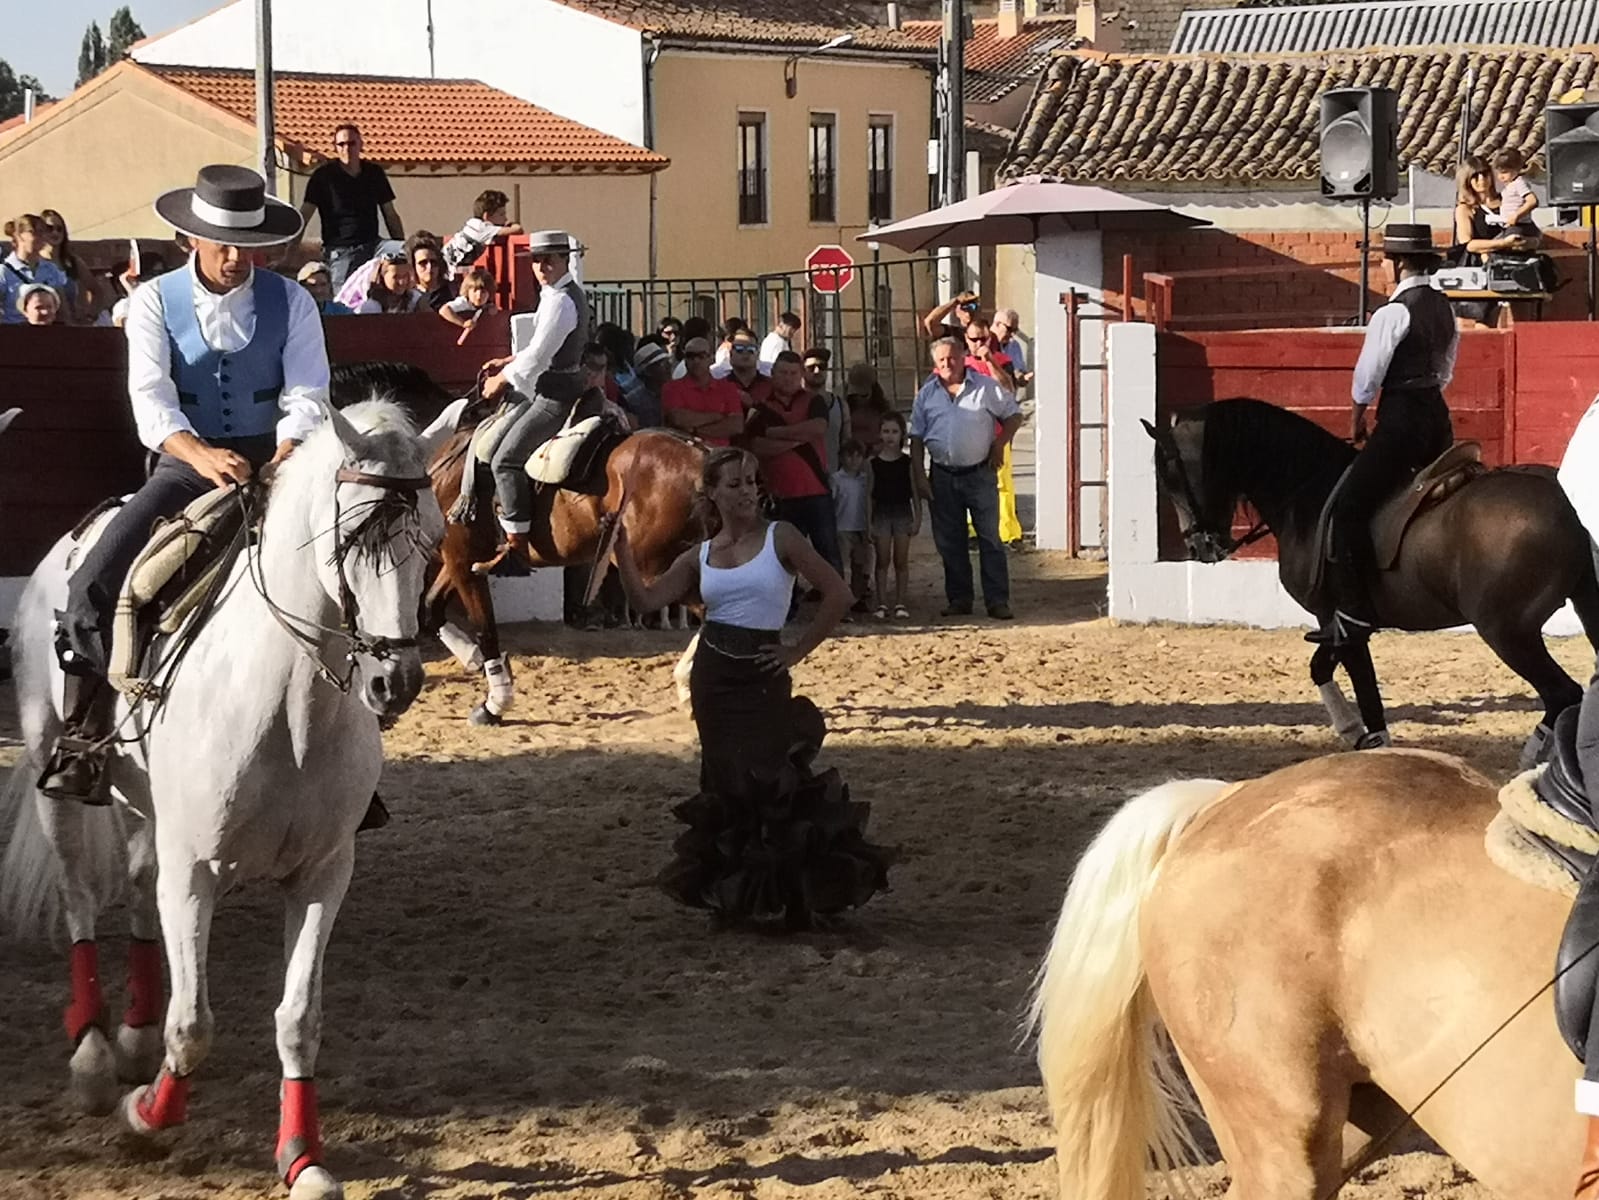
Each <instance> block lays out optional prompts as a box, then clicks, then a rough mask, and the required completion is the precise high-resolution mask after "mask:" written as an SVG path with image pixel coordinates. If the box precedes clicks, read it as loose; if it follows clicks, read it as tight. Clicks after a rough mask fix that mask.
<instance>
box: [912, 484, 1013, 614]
mask: <svg viewBox="0 0 1599 1200" xmlns="http://www.w3.org/2000/svg"><path fill="white" fill-rule="evenodd" d="M932 485H933V502H932V505H931V506H930V507H931V509H932V513H931V515H932V525H933V545H934V546H936V547H937V548H938V557H939V558H941V559H942V560H943V561H944V598H945V599H946V600H948V601H949V603H950V604H951V605H952V606H956V607H965V608H969V607H970V606H971V603H972V558H971V554H970V553H969V552H968V551H967V549H966V520H967V514H968V513H970V514H971V523H972V528H973V529H974V530H976V532H977V556H978V562H979V566H980V569H981V572H982V577H983V603H984V604H986V605H987V606H988V607H989V608H993V607H995V606H996V605H1000V604H1009V603H1010V564H1009V562H1007V561H1006V559H1005V547H1004V545H1003V544H1001V542H1000V540H999V478H998V476H997V474H996V473H995V471H994V468H993V467H990V466H988V465H987V464H986V463H985V464H984V465H982V466H980V467H978V468H977V469H976V470H972V471H966V472H964V473H956V472H954V471H949V470H945V469H944V468H943V467H940V466H939V465H938V464H936V463H935V464H934V465H933V468H932Z"/></svg>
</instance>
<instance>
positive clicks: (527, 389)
mask: <svg viewBox="0 0 1599 1200" xmlns="http://www.w3.org/2000/svg"><path fill="white" fill-rule="evenodd" d="M571 282H572V276H571V273H570V272H568V273H567V274H565V275H562V276H561V277H560V278H559V279H557V280H556V281H555V282H554V283H553V284H546V285H545V286H544V287H541V288H540V289H539V307H538V311H537V312H535V313H534V314H533V336H532V337H531V338H530V339H528V343H527V345H525V346H523V347H522V349H521V350H519V351H517V354H516V357H515V358H513V359H511V361H510V362H509V363H507V364H506V365H505V370H504V372H503V374H504V375H505V380H506V382H507V383H509V384H510V385H511V386H512V387H514V388H515V389H516V390H517V391H519V392H521V393H522V395H524V396H527V397H529V398H530V399H531V398H532V395H533V389H534V387H535V386H536V385H537V384H538V381H539V376H540V375H542V374H544V372H546V371H548V370H549V369H550V364H551V363H552V362H554V361H555V353H556V351H558V350H559V349H560V348H561V343H562V342H564V341H566V339H567V338H569V337H571V336H572V330H574V329H576V328H577V305H575V304H573V303H572V297H570V296H568V295H567V294H566V293H565V292H564V291H562V290H561V289H562V288H564V287H566V285H567V284H569V283H571Z"/></svg>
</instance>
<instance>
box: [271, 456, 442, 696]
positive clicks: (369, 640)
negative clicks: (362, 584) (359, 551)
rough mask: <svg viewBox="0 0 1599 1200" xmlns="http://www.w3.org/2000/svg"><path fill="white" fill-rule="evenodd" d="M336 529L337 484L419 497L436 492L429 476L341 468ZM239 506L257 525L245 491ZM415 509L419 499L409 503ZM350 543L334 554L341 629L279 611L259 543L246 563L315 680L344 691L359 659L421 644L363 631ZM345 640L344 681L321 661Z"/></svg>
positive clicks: (340, 519)
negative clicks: (325, 642)
mask: <svg viewBox="0 0 1599 1200" xmlns="http://www.w3.org/2000/svg"><path fill="white" fill-rule="evenodd" d="M333 481H334V482H333V528H334V532H335V533H338V532H339V530H340V528H341V527H342V525H343V511H342V509H341V508H340V504H339V490H338V489H339V485H340V484H344V483H354V484H361V485H363V486H365V487H375V488H379V489H381V490H383V491H385V492H391V493H398V494H401V495H408V496H411V497H415V496H416V495H417V494H418V493H421V492H424V491H427V490H429V489H431V488H432V486H433V480H432V478H431V477H430V476H428V475H408V476H400V475H373V474H370V473H368V472H366V471H358V470H356V469H355V468H354V467H348V466H343V467H340V468H339V469H338V472H337V473H336V474H335V475H334V476H333ZM239 502H240V504H241V505H243V507H244V517H245V522H246V527H248V526H249V525H250V524H251V523H252V520H253V514H252V513H251V511H250V506H249V501H248V499H247V498H246V497H245V491H244V489H242V488H241V489H240V491H239ZM411 505H412V507H413V508H414V507H415V500H414V499H413V500H412V502H411ZM350 549H351V541H350V539H349V538H348V537H346V538H345V539H343V540H342V541H340V543H339V544H338V546H337V548H336V549H335V550H334V552H333V569H334V571H335V572H336V574H337V577H338V584H339V625H338V628H333V627H332V626H328V625H323V624H321V623H320V622H318V621H313V620H311V619H310V618H309V617H302V616H300V615H299V614H297V613H291V612H289V611H288V610H286V609H284V608H283V607H282V606H280V605H279V604H278V603H277V602H276V601H274V600H273V599H272V597H271V596H270V595H268V594H267V587H266V576H265V571H264V569H263V568H262V566H261V555H260V548H259V544H258V545H257V549H256V552H255V554H253V555H252V554H249V552H248V551H246V560H247V563H248V570H249V575H250V582H251V584H252V585H253V586H254V587H255V590H256V593H257V594H258V595H259V596H260V597H261V599H262V600H263V601H265V602H266V606H267V611H268V612H270V613H271V614H272V617H273V619H274V620H275V621H277V623H278V625H279V626H280V627H281V628H282V629H283V631H284V632H285V633H287V634H288V635H289V636H290V637H291V638H293V639H294V641H295V642H296V643H297V644H298V645H299V647H300V648H301V649H302V650H303V651H304V652H305V653H306V655H307V657H309V658H310V659H311V661H312V662H313V663H315V664H316V669H317V675H318V676H319V677H320V678H322V679H323V680H324V681H326V682H327V683H330V684H332V685H333V686H334V687H336V688H338V689H339V691H341V692H348V691H349V690H350V685H351V683H352V682H353V681H354V679H355V657H356V655H358V654H366V655H368V656H370V657H372V658H376V659H379V660H384V659H387V658H389V657H390V656H391V654H392V652H393V651H395V650H404V649H410V648H413V647H415V646H416V645H417V639H416V638H414V637H409V638H387V637H368V636H367V635H366V634H365V633H363V632H361V628H360V623H359V622H360V615H361V606H360V603H359V602H358V601H357V600H356V597H355V592H354V591H353V590H352V589H351V587H350V582H349V578H348V577H347V576H346V574H345V570H344V561H345V559H346V558H348V557H349V553H350ZM327 636H332V637H342V638H343V639H345V641H347V642H348V643H349V646H350V649H349V652H348V655H347V657H346V661H347V662H348V663H349V670H348V671H347V672H345V674H344V675H343V677H340V676H339V675H338V674H337V673H335V672H334V670H333V668H331V667H329V666H328V665H327V663H326V662H325V661H323V658H322V639H323V637H327Z"/></svg>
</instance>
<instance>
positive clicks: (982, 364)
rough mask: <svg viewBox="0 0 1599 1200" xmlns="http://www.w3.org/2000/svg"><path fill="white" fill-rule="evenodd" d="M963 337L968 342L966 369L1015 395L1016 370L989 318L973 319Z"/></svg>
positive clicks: (980, 315)
mask: <svg viewBox="0 0 1599 1200" xmlns="http://www.w3.org/2000/svg"><path fill="white" fill-rule="evenodd" d="M962 336H963V338H964V340H965V342H966V369H967V370H968V371H976V372H978V373H979V374H982V375H987V376H988V377H989V378H991V379H994V380H997V381H998V383H999V386H1000V387H1002V388H1004V389H1005V390H1006V391H1007V392H1010V393H1011V394H1012V395H1015V393H1016V368H1015V366H1014V364H1012V362H1011V357H1010V355H1008V354H1006V353H1004V352H1003V351H1001V350H1000V348H999V344H998V340H997V339H996V338H995V337H994V331H993V327H992V325H991V324H990V323H989V318H988V316H987V315H986V314H979V315H976V316H974V317H972V319H971V320H970V321H968V322H967V323H966V332H965V333H964V334H963V335H962Z"/></svg>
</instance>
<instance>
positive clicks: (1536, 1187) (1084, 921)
mask: <svg viewBox="0 0 1599 1200" xmlns="http://www.w3.org/2000/svg"><path fill="white" fill-rule="evenodd" d="M1497 811H1498V809H1497V805H1496V802H1495V788H1494V786H1493V785H1492V784H1491V783H1489V782H1488V780H1486V779H1484V778H1483V777H1482V776H1480V775H1478V774H1477V773H1476V772H1475V771H1473V770H1471V768H1469V767H1467V766H1466V765H1465V764H1464V763H1462V762H1460V761H1459V760H1457V759H1453V758H1450V757H1448V756H1446V755H1442V754H1435V753H1431V752H1427V751H1414V750H1412V751H1403V750H1378V751H1371V752H1367V753H1363V754H1344V755H1335V756H1332V757H1328V758H1317V759H1312V760H1311V761H1309V762H1304V763H1300V764H1298V765H1296V766H1293V767H1289V768H1287V769H1286V770H1282V771H1278V772H1276V773H1274V774H1271V775H1267V776H1266V777H1265V778H1263V779H1257V780H1254V781H1253V782H1249V783H1245V784H1242V785H1239V786H1235V787H1229V786H1228V785H1226V784H1223V783H1219V782H1216V781H1213V780H1192V781H1185V782H1178V783H1168V784H1164V785H1162V786H1161V787H1158V788H1156V789H1154V790H1153V791H1151V792H1147V793H1145V794H1144V795H1142V796H1140V797H1138V798H1137V799H1135V800H1133V801H1131V802H1130V803H1129V804H1127V805H1126V806H1125V807H1124V808H1123V809H1122V810H1121V811H1120V812H1119V813H1117V815H1116V816H1115V817H1113V818H1112V819H1111V821H1110V823H1109V824H1108V825H1107V826H1106V827H1105V829H1104V831H1103V832H1101V833H1100V835H1099V836H1098V838H1096V839H1095V841H1094V843H1093V845H1092V846H1090V848H1089V850H1088V852H1087V853H1086V854H1085V855H1084V856H1083V858H1082V860H1081V862H1080V863H1079V864H1078V867H1077V869H1076V871H1075V873H1074V874H1073V877H1072V882H1071V887H1070V889H1069V890H1068V892H1067V895H1066V901H1065V904H1064V906H1063V908H1062V911H1061V916H1060V921H1059V923H1058V924H1057V925H1056V929H1055V936H1054V941H1053V943H1052V945H1051V947H1050V951H1049V956H1048V959H1047V961H1046V963H1045V966H1044V970H1043V971H1042V973H1041V975H1040V979H1039V986H1038V991H1037V994H1036V996H1035V999H1034V1004H1033V1020H1034V1024H1035V1027H1036V1028H1037V1029H1038V1032H1039V1035H1040V1036H1039V1046H1038V1051H1039V1053H1038V1059H1039V1066H1040V1069H1041V1070H1042V1072H1043V1076H1044V1086H1045V1091H1046V1092H1047V1094H1048V1097H1049V1103H1050V1109H1051V1111H1052V1114H1053V1116H1054V1121H1055V1129H1056V1134H1057V1148H1056V1159H1057V1164H1058V1166H1059V1169H1060V1194H1061V1196H1062V1197H1063V1198H1070V1200H1079V1198H1083V1200H1086V1198H1089V1197H1092V1198H1093V1200H1143V1197H1144V1195H1145V1170H1146V1166H1147V1164H1149V1163H1150V1162H1151V1161H1153V1162H1154V1163H1155V1164H1156V1165H1157V1166H1160V1167H1163V1168H1165V1167H1171V1166H1180V1165H1181V1164H1182V1163H1183V1162H1184V1161H1192V1160H1191V1158H1190V1155H1191V1153H1192V1149H1193V1139H1192V1135H1191V1134H1190V1133H1189V1130H1188V1126H1187V1123H1186V1121H1185V1119H1184V1114H1183V1108H1184V1105H1183V1104H1182V1102H1181V1100H1180V1097H1183V1096H1185V1095H1186V1093H1187V1088H1186V1087H1184V1084H1183V1079H1182V1074H1181V1072H1179V1071H1178V1070H1177V1068H1176V1066H1175V1064H1174V1063H1173V1062H1172V1060H1171V1057H1170V1054H1169V1051H1170V1048H1171V1047H1175V1048H1176V1051H1177V1054H1178V1056H1180V1060H1181V1063H1182V1066H1183V1068H1184V1069H1185V1070H1186V1072H1187V1076H1188V1082H1189V1083H1191V1084H1192V1087H1193V1092H1194V1094H1195V1095H1196V1096H1197V1098H1198V1100H1199V1102H1200V1105H1201V1106H1202V1107H1203V1109H1204V1115H1205V1117H1206V1118H1207V1119H1208V1120H1209V1122H1210V1127H1211V1130H1212V1132H1213V1133H1214V1134H1215V1137H1216V1143H1217V1145H1218V1146H1219V1147H1220V1149H1221V1153H1222V1156H1223V1157H1224V1158H1225V1159H1226V1161H1227V1165H1228V1167H1229V1168H1230V1169H1231V1172H1232V1185H1231V1187H1229V1188H1228V1190H1227V1197H1228V1200H1331V1197H1332V1196H1333V1195H1334V1194H1335V1193H1336V1192H1337V1191H1338V1189H1339V1186H1340V1184H1341V1183H1342V1182H1343V1181H1344V1179H1345V1178H1346V1175H1347V1173H1348V1172H1350V1171H1351V1170H1352V1169H1353V1168H1354V1166H1355V1165H1356V1164H1357V1163H1358V1156H1359V1153H1360V1152H1361V1151H1363V1150H1365V1149H1367V1148H1368V1147H1363V1146H1361V1145H1360V1141H1361V1137H1360V1135H1362V1134H1364V1135H1366V1136H1369V1137H1376V1138H1381V1137H1383V1136H1384V1135H1387V1134H1389V1133H1391V1132H1393V1131H1394V1130H1396V1129H1398V1128H1400V1127H1401V1126H1402V1125H1403V1124H1404V1114H1405V1113H1406V1112H1409V1111H1412V1110H1418V1109H1419V1111H1417V1114H1416V1118H1415V1120H1416V1123H1417V1124H1418V1125H1419V1126H1420V1127H1421V1128H1422V1129H1423V1130H1425V1131H1426V1133H1428V1134H1429V1135H1430V1136H1431V1137H1432V1138H1433V1139H1434V1140H1435V1141H1436V1142H1437V1143H1438V1144H1439V1145H1440V1146H1442V1147H1443V1148H1444V1149H1445V1150H1447V1151H1448V1152H1449V1153H1450V1154H1452V1155H1454V1157H1455V1158H1456V1159H1458V1160H1459V1161H1460V1163H1461V1164H1462V1165H1464V1166H1465V1167H1466V1168H1467V1169H1468V1170H1469V1171H1470V1172H1471V1173H1472V1174H1473V1175H1475V1176H1476V1177H1477V1178H1478V1179H1479V1180H1480V1181H1481V1182H1482V1183H1484V1184H1485V1185H1487V1186H1488V1187H1489V1188H1491V1189H1492V1190H1493V1191H1494V1193H1495V1194H1496V1195H1500V1196H1505V1197H1512V1196H1513V1197H1534V1196H1537V1197H1553V1196H1560V1195H1566V1196H1569V1195H1570V1194H1571V1188H1572V1184H1573V1182H1574V1181H1575V1179H1576V1177H1577V1168H1578V1164H1579V1161H1580V1160H1581V1156H1582V1147H1583V1129H1584V1125H1583V1121H1582V1118H1580V1117H1579V1116H1578V1115H1577V1114H1576V1113H1575V1112H1574V1111H1573V1103H1572V1084H1573V1081H1574V1080H1575V1079H1576V1078H1578V1077H1579V1076H1580V1074H1581V1066H1580V1064H1579V1063H1578V1062H1577V1061H1576V1060H1575V1059H1574V1058H1573V1056H1572V1054H1571V1051H1569V1050H1568V1049H1567V1048H1566V1045H1565V1043H1564V1042H1563V1041H1562V1040H1561V1037H1560V1034H1559V1032H1558V1029H1557V1026H1556V1021H1555V1014H1554V1006H1553V1003H1552V1001H1551V999H1550V997H1549V994H1548V992H1547V990H1545V989H1546V985H1547V984H1548V983H1549V982H1550V980H1551V978H1552V977H1553V975H1554V973H1555V963H1556V947H1557V946H1558V944H1559V942H1560V937H1561V931H1562V928H1563V925H1564V923H1565V920H1566V917H1567V914H1568V913H1569V911H1570V908H1571V903H1570V901H1569V900H1567V899H1566V898H1565V897H1563V896H1561V895H1557V894H1556V893H1554V892H1546V891H1540V890H1538V889H1536V888H1533V887H1530V886H1528V885H1527V884H1525V883H1522V882H1520V881H1519V880H1517V879H1514V878H1512V877H1511V876H1510V875H1508V874H1506V873H1505V872H1503V871H1501V870H1500V869H1499V868H1498V867H1496V866H1494V865H1493V863H1492V862H1490V860H1489V858H1488V855H1487V852H1486V851H1485V849H1484V846H1483V832H1484V830H1485V828H1486V827H1487V825H1488V822H1489V820H1490V819H1491V818H1492V817H1493V816H1494V814H1495V813H1496V812H1497ZM1512 1018H1513V1019H1512ZM1501 1026H1503V1028H1502V1029H1501ZM1479 1047H1482V1048H1481V1051H1480V1053H1479V1052H1477V1051H1478V1048H1479ZM1462 1064H1465V1065H1464V1066H1463V1067H1462V1066H1461V1065H1462ZM1457 1067H1461V1069H1460V1070H1459V1072H1458V1074H1452V1072H1454V1071H1455V1070H1456V1068H1457ZM1446 1080H1447V1082H1446Z"/></svg>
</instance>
